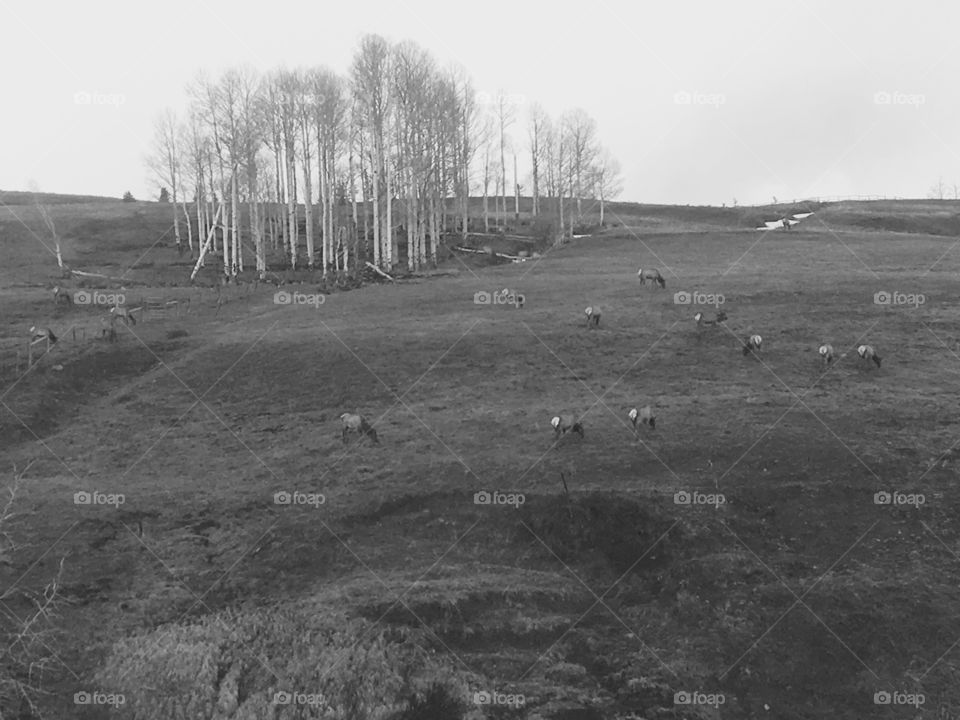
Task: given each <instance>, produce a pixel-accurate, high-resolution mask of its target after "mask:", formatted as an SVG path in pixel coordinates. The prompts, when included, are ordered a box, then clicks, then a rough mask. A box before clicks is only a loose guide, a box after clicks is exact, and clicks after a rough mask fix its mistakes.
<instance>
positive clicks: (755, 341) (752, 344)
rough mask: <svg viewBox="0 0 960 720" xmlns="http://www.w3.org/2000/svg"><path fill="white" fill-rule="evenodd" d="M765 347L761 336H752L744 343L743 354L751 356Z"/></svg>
mask: <svg viewBox="0 0 960 720" xmlns="http://www.w3.org/2000/svg"><path fill="white" fill-rule="evenodd" d="M762 346H763V338H762V337H760V336H759V335H751V336H750V337H748V338H747V339H746V341H745V342H744V343H743V354H744V355H749V354H750V353H751V352H757V351H759V350H760V349H761V347H762Z"/></svg>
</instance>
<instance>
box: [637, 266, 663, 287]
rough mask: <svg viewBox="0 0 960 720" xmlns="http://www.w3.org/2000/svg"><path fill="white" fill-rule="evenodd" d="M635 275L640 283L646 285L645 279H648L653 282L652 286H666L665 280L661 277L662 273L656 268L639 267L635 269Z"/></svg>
mask: <svg viewBox="0 0 960 720" xmlns="http://www.w3.org/2000/svg"><path fill="white" fill-rule="evenodd" d="M637 277H638V278H640V284H641V285H646V284H647V280H650V281H652V282H653V284H654V287H660V288H665V287H666V286H667V281H666V280H664V279H663V275H661V274H660V271H659V270H657V269H656V268H650V269H649V270H644V269H643V268H640V269H639V270H637Z"/></svg>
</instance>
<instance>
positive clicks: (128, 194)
mask: <svg viewBox="0 0 960 720" xmlns="http://www.w3.org/2000/svg"><path fill="white" fill-rule="evenodd" d="M136 200H137V199H136V198H135V197H134V196H133V193H132V192H130V191H129V190H127V191H126V192H125V193H124V194H123V201H124V202H136Z"/></svg>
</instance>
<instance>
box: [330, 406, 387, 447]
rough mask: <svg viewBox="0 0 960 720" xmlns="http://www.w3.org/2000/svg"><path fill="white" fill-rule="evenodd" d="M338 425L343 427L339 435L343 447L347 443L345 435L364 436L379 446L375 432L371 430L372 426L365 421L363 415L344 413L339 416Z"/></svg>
mask: <svg viewBox="0 0 960 720" xmlns="http://www.w3.org/2000/svg"><path fill="white" fill-rule="evenodd" d="M340 423H341V424H342V425H343V431H342V432H341V433H340V437H341V439H342V440H343V443H344V445H346V443H347V435H348V434H349V433H356V434H357V435H366V436H367V437H369V438H370V439H371V440H373V442H374V443H376V444H377V445H379V444H380V440H379V439H378V438H377V431H376V430H374V429H373V426H372V425H370V423H368V422H367V419H366V418H365V417H364V416H363V415H360V414H359V413H344V414H343V415H341V416H340Z"/></svg>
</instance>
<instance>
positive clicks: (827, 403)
mask: <svg viewBox="0 0 960 720" xmlns="http://www.w3.org/2000/svg"><path fill="white" fill-rule="evenodd" d="M510 206H511V207H512V204H511V205H510ZM161 210H163V208H159V207H158V206H156V205H153V204H145V203H143V204H141V203H130V204H122V203H118V202H117V203H109V202H104V203H89V204H81V205H74V206H66V205H64V206H56V210H55V215H56V217H57V222H58V227H61V226H62V228H63V232H64V234H65V235H66V236H67V239H66V240H65V243H64V245H65V258H66V259H67V260H68V262H70V263H71V265H73V266H74V267H77V268H84V269H94V268H96V269H99V271H104V272H107V271H109V273H108V274H123V275H124V277H126V278H129V279H130V280H131V290H130V292H133V293H135V294H136V296H138V297H139V296H141V295H149V294H157V295H170V296H177V297H191V306H190V308H191V309H190V311H189V312H187V313H185V314H183V315H181V316H180V317H169V318H166V319H162V320H156V319H153V320H149V319H148V320H147V321H145V322H141V323H138V324H137V325H136V326H134V327H132V328H129V329H125V328H121V336H120V339H119V342H117V343H116V344H110V343H106V342H100V341H95V340H92V339H91V335H92V333H93V331H92V330H91V331H90V332H88V337H87V339H86V340H85V341H81V340H76V341H74V340H73V339H72V338H69V337H66V336H65V339H64V340H63V341H62V343H60V344H59V345H58V346H57V347H55V349H54V350H53V351H52V352H51V354H50V356H49V357H45V358H43V359H42V360H41V361H40V362H39V363H38V365H37V366H36V367H34V368H33V369H32V370H31V371H30V372H29V373H27V374H26V375H23V376H17V375H16V373H15V371H14V370H13V369H12V368H11V367H10V366H9V365H6V366H4V374H3V375H2V381H3V384H2V387H0V400H2V405H0V443H2V445H0V447H2V451H3V458H2V460H3V466H2V467H3V469H4V472H9V471H10V469H11V468H12V466H13V465H15V466H16V467H17V468H21V469H22V468H23V467H24V466H26V465H27V464H28V463H30V462H32V463H33V464H32V465H31V466H30V468H29V471H28V472H27V473H26V475H25V484H24V486H23V488H22V494H21V496H20V497H19V499H18V510H19V512H20V513H21V515H20V516H18V518H17V519H16V521H15V523H14V525H13V528H12V532H13V533H14V535H15V536H16V538H17V540H18V541H19V542H20V543H23V544H24V546H25V547H24V549H23V550H21V551H19V552H17V553H16V554H15V555H14V556H13V557H12V559H11V562H9V563H7V564H5V565H4V566H3V567H2V570H0V575H2V577H3V583H4V584H5V585H7V584H9V583H12V582H15V581H16V582H17V584H18V585H19V586H22V587H24V588H32V589H37V588H41V587H42V586H43V585H44V584H45V583H46V582H47V581H48V580H49V579H50V577H52V575H53V574H54V573H55V571H56V567H57V564H58V563H59V561H60V558H66V560H65V563H64V582H63V586H62V589H61V592H62V597H63V598H64V600H65V601H66V603H65V604H64V605H63V606H62V607H61V610H60V616H59V618H57V620H56V625H57V627H59V629H60V631H59V634H58V636H57V638H56V644H55V645H54V647H56V649H57V657H58V659H59V662H57V663H55V664H54V665H53V666H51V672H50V673H49V674H48V675H47V685H46V687H47V688H48V690H50V694H49V695H48V696H47V697H46V698H45V699H44V703H45V705H44V707H45V709H46V710H47V712H48V713H49V714H50V716H51V717H78V718H100V717H104V718H105V717H108V716H109V717H137V718H141V717H142V718H148V717H150V718H152V717H156V718H172V717H217V718H238V719H239V718H261V717H275V718H294V717H296V718H300V717H304V718H306V717H317V718H319V717H344V718H347V717H349V718H351V719H352V718H357V719H360V718H382V717H392V718H401V717H405V718H408V720H409V719H410V718H414V717H418V718H437V719H438V720H442V719H445V718H460V717H470V718H480V717H491V718H501V717H503V718H506V717H511V718H521V717H522V718H542V719H543V720H593V719H600V718H618V719H622V720H626V719H627V718H633V719H634V720H636V719H638V718H649V719H651V720H652V719H654V718H717V717H724V718H761V717H763V718H784V719H787V718H790V719H796V718H825V717H830V718H839V719H843V720H846V719H849V720H854V719H860V718H866V717H870V718H887V717H889V718H894V717H907V716H908V714H907V712H906V711H908V710H911V709H912V708H910V707H903V706H902V705H899V706H898V705H896V704H890V705H877V704H875V700H874V696H875V693H877V692H881V691H890V692H894V691H898V692H900V693H903V694H909V693H922V695H923V696H924V704H923V706H922V708H921V712H922V715H921V716H922V717H941V718H957V717H960V682H958V680H960V655H958V653H960V650H958V648H957V647H956V646H955V645H956V643H957V642H958V640H960V613H958V610H957V608H958V607H960V604H958V603H960V589H958V579H960V536H958V527H957V520H958V511H957V508H958V507H960V505H958V501H960V492H958V489H957V487H956V478H957V465H956V463H957V460H956V453H955V446H956V445H958V444H960V435H958V431H960V408H958V406H957V403H956V397H957V392H958V390H960V324H958V319H960V310H958V305H957V303H958V298H957V293H956V290H955V288H956V278H957V273H958V271H960V248H958V247H955V246H954V245H955V243H956V242H957V240H956V238H955V233H956V230H958V229H960V223H958V221H957V217H958V215H957V213H958V211H960V203H946V202H939V203H932V204H931V203H923V202H917V203H912V204H911V203H910V202H907V201H900V202H890V203H875V204H874V203H859V204H858V203H838V204H836V205H828V206H825V207H823V208H818V209H817V215H815V216H814V217H813V218H810V219H808V220H806V221H804V223H803V224H802V225H800V226H799V229H794V230H792V231H790V232H789V233H787V232H770V233H761V232H755V231H753V230H752V229H750V228H752V227H754V226H755V224H756V223H757V222H759V220H760V219H762V218H763V217H766V218H767V219H770V216H769V214H767V215H764V213H763V211H762V210H758V209H757V208H749V209H734V208H726V209H719V208H684V207H678V208H673V209H672V210H671V209H669V208H655V207H653V206H631V205H629V204H620V203H617V204H612V207H611V209H610V211H609V216H608V220H609V221H612V222H616V223H618V224H619V225H621V227H612V228H608V229H606V230H604V231H603V232H600V233H598V234H596V235H594V236H592V237H589V238H584V239H580V240H576V241H574V242H572V243H571V244H569V245H565V246H563V247H560V248H557V249H554V250H550V251H549V252H547V253H546V254H545V256H544V257H543V258H542V259H541V260H539V261H538V262H534V261H530V262H526V263H522V264H515V265H506V266H497V267H479V266H472V265H467V264H464V263H462V262H461V261H459V260H456V259H453V260H449V261H447V267H449V268H455V269H457V270H458V271H459V272H458V273H457V274H456V275H451V276H444V277H438V278H434V279H427V278H417V279H414V280H409V281H405V282H402V283H398V284H396V285H390V284H381V285H372V286H368V287H364V288H363V289H361V290H358V291H354V292H345V293H335V294H332V295H328V296H327V297H326V298H325V301H324V302H323V304H321V305H319V306H318V307H316V308H314V307H312V306H289V305H277V304H275V303H274V299H273V292H274V289H272V288H271V289H270V290H267V289H263V288H260V289H258V290H252V289H250V290H248V291H246V292H243V293H238V294H237V295H236V296H234V297H232V298H231V299H230V301H229V302H227V303H226V304H224V305H223V306H222V307H221V308H220V309H219V310H217V309H216V307H215V296H214V293H213V291H211V290H210V289H208V288H203V289H197V288H188V287H173V286H168V285H167V283H169V282H172V281H173V279H174V278H179V279H180V282H181V283H182V282H183V281H184V280H185V277H186V276H187V275H188V273H189V268H190V263H189V262H188V261H187V259H184V260H183V261H182V263H181V264H180V265H173V263H174V262H175V261H176V253H175V251H173V250H172V249H171V247H170V246H171V244H172V239H171V238H170V237H169V236H168V237H166V239H165V240H164V241H163V242H159V243H158V242H157V238H158V236H159V237H163V232H164V226H163V222H164V221H163V217H164V216H163V215H162V214H161V213H160V211H161ZM7 212H11V211H9V210H3V209H0V237H3V239H4V241H5V242H6V243H7V248H8V249H9V250H10V259H11V260H10V263H9V264H7V265H5V267H4V269H3V271H2V276H0V283H2V290H0V302H2V306H3V308H4V314H3V320H4V321H3V323H2V326H0V340H5V341H8V342H10V343H13V342H14V339H15V338H20V337H22V336H23V333H24V332H25V330H26V328H28V327H29V326H30V325H32V324H35V323H38V324H46V325H50V326H51V327H52V328H54V330H55V331H60V330H61V329H66V328H70V327H74V326H78V327H79V326H82V327H90V328H94V324H93V323H94V319H93V318H94V317H95V311H94V310H93V309H91V308H86V307H74V308H72V309H62V308H61V309H58V310H57V309H55V308H54V305H53V301H52V298H51V296H50V293H49V290H48V288H49V287H52V286H53V285H54V284H56V283H58V282H60V281H59V280H58V279H57V278H56V273H55V271H56V265H55V263H54V262H53V260H52V259H51V257H50V255H49V254H48V252H47V250H45V249H44V248H43V247H42V246H41V244H40V243H39V242H36V241H35V239H33V238H32V237H31V236H30V233H29V232H28V231H27V229H26V227H25V225H24V223H21V222H19V221H18V220H17V219H16V218H14V217H12V216H11V215H9V214H4V213H7ZM29 212H30V209H29V208H23V209H22V212H21V210H17V213H18V215H17V217H21V214H23V213H29ZM593 212H595V209H594V210H593ZM57 213H59V215H57ZM21 219H23V220H24V221H25V223H26V225H27V226H30V227H35V225H33V224H31V222H32V221H30V220H29V218H28V216H27V215H23V216H22V218H21ZM622 226H626V227H627V228H636V229H625V228H624V227H622ZM654 226H656V227H657V228H659V230H653V229H651V228H653V227H654ZM954 228H955V229H954ZM134 263H138V265H137V269H134V270H133V271H129V272H128V268H129V267H130V266H131V265H133V264H134ZM213 265H214V266H215V263H214V264H213ZM641 266H642V267H657V268H659V269H660V270H661V272H662V273H663V274H664V276H665V278H666V282H667V288H666V289H665V290H655V289H653V288H652V287H651V286H650V285H647V286H643V287H642V286H640V285H639V284H638V282H637V279H636V269H637V268H638V267H641ZM214 272H215V267H213V268H211V269H210V272H209V273H208V275H209V276H210V278H212V277H213V274H214ZM208 279H209V278H208ZM136 283H144V285H143V286H142V287H140V286H139V285H137V284H136ZM68 285H69V286H70V289H71V291H72V290H74V289H76V287H75V286H74V285H70V284H69V283H68ZM504 287H509V288H511V289H516V290H518V291H520V292H522V293H523V294H524V295H525V297H526V307H525V308H524V309H523V310H516V309H514V308H513V307H510V306H498V305H478V304H475V303H474V293H475V292H478V291H481V290H485V291H488V292H489V291H493V290H495V289H497V288H504ZM301 291H302V292H305V293H310V292H313V289H312V288H310V287H308V286H303V287H302V288H301ZM677 292H687V293H702V294H713V295H722V296H723V300H724V302H723V304H722V309H723V310H724V311H725V312H726V313H727V315H728V316H729V319H728V321H727V323H726V327H723V326H721V327H704V328H700V329H699V330H698V329H697V328H696V326H695V324H694V322H693V320H692V316H693V314H694V313H695V312H696V311H697V310H698V309H703V311H704V313H705V314H706V315H707V317H708V318H710V317H713V315H714V312H715V310H716V309H717V306H713V305H711V306H708V307H701V306H695V305H694V304H678V303H677V302H676V301H675V293H677ZM878 292H888V293H894V292H897V293H902V294H904V295H907V294H912V295H919V294H922V295H923V296H924V297H923V300H924V302H923V303H922V304H919V305H909V304H903V305H893V304H891V305H879V304H876V303H875V294H876V293H878ZM587 305H599V306H600V307H601V309H602V312H603V314H602V319H601V323H600V327H599V328H598V329H589V330H588V329H587V328H586V323H585V316H584V312H583V311H584V308H585V307H586V306H587ZM751 333H759V334H761V335H762V336H763V339H764V341H763V350H762V351H761V352H760V353H759V354H758V355H757V356H756V357H755V356H744V355H743V354H742V352H741V349H740V339H742V338H744V337H745V336H747V335H749V334H751ZM823 342H830V343H832V344H833V346H834V348H835V349H836V350H837V353H838V355H840V354H844V355H845V357H842V358H839V359H838V361H837V362H836V363H834V364H833V365H832V366H830V367H829V368H823V367H821V365H820V364H819V359H818V356H817V347H818V346H819V345H820V344H821V343H823ZM861 343H869V344H872V345H873V346H874V347H876V348H877V350H878V352H879V353H880V354H881V356H882V357H883V365H882V368H880V369H877V368H876V367H874V366H873V365H872V364H870V365H868V364H867V363H866V362H862V361H860V360H859V358H858V357H857V354H856V347H857V346H858V345H859V344H861ZM57 363H59V364H60V365H62V369H61V370H57V369H55V368H54V365H55V364H57ZM648 403H649V404H651V405H655V407H656V411H657V427H656V430H653V431H650V430H648V429H647V428H643V429H641V431H640V434H639V440H635V439H634V436H633V433H632V430H631V427H630V424H629V421H628V420H627V417H626V415H627V412H628V411H629V409H630V408H631V407H634V406H642V405H644V404H648ZM564 409H569V410H571V411H573V412H574V413H576V414H578V415H582V416H583V422H584V427H585V438H584V439H582V440H581V439H580V438H579V437H576V436H568V437H564V438H562V439H561V440H560V441H559V442H555V441H554V437H553V433H552V429H551V427H550V419H551V418H552V417H553V416H554V415H555V414H557V413H558V412H560V411H561V410H564ZM356 411H359V412H362V413H364V414H365V415H367V416H368V417H369V418H370V419H371V421H373V422H374V423H375V426H376V429H377V431H378V433H379V436H380V444H379V445H372V444H371V443H369V442H368V441H367V440H363V441H360V442H357V441H356V440H352V441H351V442H350V443H348V444H347V445H344V444H343V443H342V442H341V438H340V425H339V421H338V417H339V415H340V414H341V413H343V412H356ZM561 476H562V478H563V479H561ZM564 482H565V483H566V485H567V486H568V488H569V494H566V493H565V492H564ZM93 491H97V492H100V493H112V494H118V493H122V494H123V496H124V502H123V504H122V505H120V506H119V507H114V506H109V505H82V504H81V505H78V504H75V502H74V494H75V493H77V492H93ZM294 491H297V492H300V493H314V494H322V495H323V500H324V501H323V502H322V504H317V505H309V504H300V505H297V504H289V505H287V504H277V503H276V502H275V494H276V493H282V492H289V493H293V492H294ZM483 491H499V492H502V493H517V494H521V495H522V499H523V502H522V504H520V505H519V506H518V507H513V506H499V505H486V504H478V503H477V502H475V494H476V493H478V492H483ZM884 491H887V492H891V493H892V492H895V491H896V492H899V493H902V494H903V495H899V496H897V497H898V499H899V500H903V499H904V498H905V497H911V498H914V497H915V496H918V495H922V500H923V504H922V505H919V506H917V505H910V504H905V503H901V504H877V503H876V502H875V493H878V492H884ZM695 492H696V493H701V494H711V495H717V494H721V495H722V496H723V498H724V499H725V502H723V503H722V504H715V505H696V504H690V505H687V504H679V503H678V502H677V493H695ZM10 612H13V613H24V612H26V606H25V605H23V604H20V605H18V604H16V603H11V605H10ZM404 673H407V674H408V675H409V677H404ZM434 681H436V682H442V684H443V685H444V686H445V687H446V688H448V691H449V692H450V693H451V694H453V695H454V696H455V697H456V698H457V699H458V700H470V701H471V702H470V703H468V704H465V707H464V708H463V709H462V710H459V711H457V710H444V711H440V710H437V709H436V707H439V705H438V706H435V707H434V709H433V710H429V711H426V710H424V711H422V712H421V714H419V715H417V714H413V710H411V709H409V708H414V707H416V703H414V702H407V700H408V695H410V694H411V693H416V692H419V693H421V695H422V694H423V692H424V688H426V687H427V686H428V685H429V684H430V683H431V682H434ZM95 690H100V691H102V692H105V693H107V692H122V693H124V695H125V697H126V703H125V704H124V706H122V707H121V708H120V709H119V710H116V711H112V712H110V713H108V712H107V710H106V709H105V708H104V707H103V706H94V705H83V706H77V705H75V704H74V693H77V692H81V691H87V692H93V691H95ZM277 692H290V693H294V692H299V693H304V694H311V693H314V694H320V693H322V694H323V695H324V696H325V697H326V698H328V700H329V699H330V698H338V701H337V702H338V703H339V706H338V707H339V709H338V711H337V712H338V713H339V714H331V715H323V714H322V709H321V707H320V706H318V705H296V704H295V703H294V704H291V705H281V706H274V705H273V702H274V697H275V693H277ZM475 692H489V693H500V694H501V698H502V697H503V696H506V695H514V696H518V695H522V696H523V697H524V699H525V702H524V703H523V704H522V705H520V706H519V707H518V706H517V704H516V703H510V704H507V705H498V704H497V703H496V702H493V703H492V704H488V705H477V704H475V703H473V702H472V700H473V699H474V696H473V693H475ZM678 692H691V693H693V692H698V693H701V694H702V695H699V696H697V697H698V698H700V699H702V698H703V697H704V696H710V695H716V696H721V697H722V703H721V704H719V705H717V706H711V705H702V704H677V703H676V702H675V699H676V698H675V696H676V693H678ZM360 696H362V697H363V698H365V700H364V702H363V703H356V704H353V705H351V704H350V702H349V701H348V700H349V698H356V697H360ZM899 697H905V695H901V696H899ZM345 698H346V699H345ZM330 702H331V703H332V701H330ZM407 706H409V708H408V714H406V715H402V714H401V713H402V712H403V711H404V708H405V707H407ZM388 711H392V712H393V713H394V714H389V712H388ZM177 713H181V714H179V715H178V714H177ZM938 713H939V714H938ZM909 716H911V717H913V716H916V713H915V712H914V713H912V714H910V715H909Z"/></svg>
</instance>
